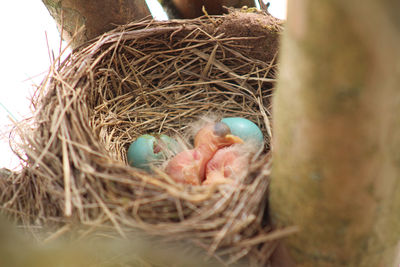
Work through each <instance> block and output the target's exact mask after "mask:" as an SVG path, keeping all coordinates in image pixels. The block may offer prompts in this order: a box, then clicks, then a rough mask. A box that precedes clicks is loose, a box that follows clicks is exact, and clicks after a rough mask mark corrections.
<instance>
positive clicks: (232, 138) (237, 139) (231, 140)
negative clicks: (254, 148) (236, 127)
mask: <svg viewBox="0 0 400 267" xmlns="http://www.w3.org/2000/svg"><path fill="white" fill-rule="evenodd" d="M225 140H226V141H227V142H229V143H232V144H243V143H244V142H243V140H242V139H241V138H240V137H238V136H236V135H233V134H227V135H225Z"/></svg>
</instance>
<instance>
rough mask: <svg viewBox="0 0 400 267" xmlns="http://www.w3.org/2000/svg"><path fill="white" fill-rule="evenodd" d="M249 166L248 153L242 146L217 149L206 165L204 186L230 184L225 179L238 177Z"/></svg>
mask: <svg viewBox="0 0 400 267" xmlns="http://www.w3.org/2000/svg"><path fill="white" fill-rule="evenodd" d="M248 165H249V153H247V152H246V150H245V149H244V147H243V146H242V145H232V146H229V147H224V148H222V149H219V150H218V151H217V152H216V153H215V154H214V156H213V157H212V159H211V160H210V161H209V162H208V163H207V165H206V179H205V180H204V182H203V184H204V185H209V184H214V183H226V182H231V181H232V180H229V179H227V178H230V177H231V176H232V175H237V176H240V175H242V174H243V173H244V172H245V171H246V170H247V169H248Z"/></svg>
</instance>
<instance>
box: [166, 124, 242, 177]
mask: <svg viewBox="0 0 400 267" xmlns="http://www.w3.org/2000/svg"><path fill="white" fill-rule="evenodd" d="M237 143H243V141H242V139H240V138H239V137H237V136H234V135H232V134H231V131H230V129H229V127H228V126H227V125H226V124H225V123H222V122H217V123H210V124H207V125H206V126H204V127H203V128H201V129H200V131H199V132H198V133H197V134H196V136H195V139H194V149H191V150H185V151H182V152H180V153H178V154H177V155H176V156H175V157H173V158H172V159H171V160H170V161H169V162H168V164H167V166H166V168H165V172H166V173H167V174H168V175H170V176H171V177H172V178H173V179H174V180H175V181H177V182H181V183H187V184H192V185H200V184H201V183H202V182H203V181H204V179H205V170H206V165H207V163H208V161H209V160H210V159H211V158H212V157H213V156H214V154H215V153H216V152H217V151H218V149H221V148H223V147H226V146H230V145H233V144H237Z"/></svg>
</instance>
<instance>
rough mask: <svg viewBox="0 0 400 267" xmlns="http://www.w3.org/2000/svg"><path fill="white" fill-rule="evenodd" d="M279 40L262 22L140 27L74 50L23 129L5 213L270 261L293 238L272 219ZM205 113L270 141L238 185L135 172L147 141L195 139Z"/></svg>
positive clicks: (211, 20)
mask: <svg viewBox="0 0 400 267" xmlns="http://www.w3.org/2000/svg"><path fill="white" fill-rule="evenodd" d="M232 21H236V22H235V23H232ZM237 21H239V23H238V22H237ZM232 27H237V31H235V29H234V28H233V29H232ZM279 32H280V25H279V21H277V20H275V19H273V18H271V17H268V16H266V15H263V14H239V13H233V14H230V15H227V16H223V17H208V18H201V19H196V20H186V21H169V22H155V21H141V22H137V23H132V24H130V25H127V26H124V27H120V28H118V29H116V30H114V31H111V32H109V33H107V34H105V35H103V36H102V37H100V38H98V39H97V40H95V41H94V42H92V43H91V44H88V45H87V46H85V47H82V48H81V49H79V50H78V51H75V52H74V53H73V54H72V55H71V56H70V57H69V58H68V59H67V60H66V61H65V62H63V63H62V64H61V65H60V66H58V67H57V68H56V67H53V68H52V69H51V71H50V72H49V76H48V79H47V80H45V81H44V82H43V84H42V85H41V87H40V88H39V90H38V92H37V95H36V96H35V98H34V99H33V105H34V107H35V109H36V112H35V114H34V116H33V117H32V119H30V120H27V121H25V122H22V123H20V124H19V125H17V127H16V130H15V133H16V134H17V135H18V136H19V138H21V140H22V141H21V142H20V144H18V145H19V147H18V148H16V150H17V151H19V155H20V157H21V160H23V162H24V168H23V170H22V172H21V173H17V174H13V175H12V176H10V177H9V178H8V179H7V180H6V179H4V178H3V179H2V182H1V183H0V188H1V195H0V203H1V207H2V208H1V209H2V213H4V214H7V216H8V217H13V218H16V219H18V220H19V221H20V222H23V223H24V224H25V225H54V224H56V225H65V224H68V223H72V222H76V221H79V222H80V223H81V224H83V225H85V226H88V227H89V230H88V231H89V232H90V229H96V228H98V227H106V226H108V225H112V227H113V228H114V229H115V230H116V231H118V232H119V234H120V235H121V236H126V235H127V233H129V231H130V230H131V229H141V230H144V231H145V232H147V233H150V234H153V235H157V236H162V237H166V238H171V239H174V240H190V241H191V242H193V243H195V244H197V245H198V246H200V247H203V248H205V249H206V250H207V251H208V252H209V253H210V254H212V255H214V256H215V257H216V258H217V259H219V260H221V261H222V262H224V263H226V264H229V263H233V262H236V261H238V260H240V259H242V258H245V259H247V260H248V261H249V263H250V264H251V265H259V264H264V263H266V262H267V261H268V257H269V255H270V254H271V253H272V251H273V249H274V247H275V242H274V241H276V240H277V239H279V238H281V237H282V236H286V235H288V234H290V233H292V232H293V231H294V229H283V230H279V231H274V232H270V231H271V228H270V226H268V224H267V222H266V200H267V190H268V176H269V172H270V156H269V149H270V146H269V141H270V139H271V129H270V120H271V118H270V112H271V109H270V97H271V94H272V91H273V89H272V88H273V83H274V76H275V67H276V66H275V64H276V60H275V59H276V54H277V47H278V40H277V39H278V34H279ZM228 33H229V34H228ZM236 33H237V35H236ZM245 33H246V34H245ZM260 44H263V46H262V47H259V45H260ZM252 45H253V46H254V45H256V47H252ZM260 49H261V50H262V51H264V53H261V52H260V51H261V50H260ZM266 59H269V60H266ZM203 116H213V117H217V118H219V117H222V116H241V117H245V118H249V119H251V120H252V121H254V122H256V123H257V124H258V125H259V126H260V127H261V129H262V130H263V132H264V134H265V141H266V144H267V145H266V147H265V148H264V150H263V151H262V153H259V154H257V155H255V156H254V158H253V159H252V162H251V164H250V167H249V169H248V171H247V173H246V175H245V176H243V177H236V179H237V181H238V182H239V183H238V184H236V185H233V184H222V185H214V186H197V187H196V186H189V185H183V184H177V183H175V182H174V181H172V180H171V179H170V178H169V177H168V176H167V175H166V174H164V173H163V172H162V171H161V170H156V173H155V174H153V175H151V174H148V173H145V172H142V171H140V170H138V169H134V168H131V167H129V166H127V164H126V151H127V148H128V146H129V144H130V143H131V142H132V141H133V140H134V139H135V138H136V137H137V136H139V135H141V134H144V133H165V134H167V135H170V136H179V137H181V138H182V139H183V140H188V141H187V142H190V131H189V130H190V125H192V124H193V122H195V121H196V120H198V119H199V118H200V117H203ZM58 234H60V233H59V232H56V233H55V237H57V235H58ZM50 238H54V237H50Z"/></svg>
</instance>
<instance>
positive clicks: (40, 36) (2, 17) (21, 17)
mask: <svg viewBox="0 0 400 267" xmlns="http://www.w3.org/2000/svg"><path fill="white" fill-rule="evenodd" d="M146 1H147V2H152V1H156V0H146ZM23 2H24V3H23V5H21V3H20V1H3V4H1V8H0V25H1V26H2V28H1V35H2V37H1V42H0V59H1V66H0V73H1V75H0V78H1V85H0V86H1V87H2V88H1V94H0V168H2V167H7V168H9V169H15V168H17V166H18V159H17V158H16V156H15V155H14V154H13V153H12V152H11V149H10V148H9V144H8V135H9V131H10V125H11V121H10V119H9V118H10V117H13V118H14V119H16V120H21V119H23V118H24V117H27V116H29V114H30V108H29V106H30V100H29V99H30V96H31V95H32V92H33V91H34V85H35V84H36V85H38V84H39V83H40V81H41V80H42V79H43V75H44V73H45V72H47V69H48V68H49V66H50V57H49V51H48V47H49V49H50V50H52V51H53V53H54V54H55V57H57V56H58V51H59V47H60V35H59V33H58V30H57V28H56V25H55V22H54V21H53V19H52V17H51V16H50V15H49V13H48V11H47V9H46V7H45V6H44V5H43V3H42V1H38V0H37V1H32V0H29V1H23ZM269 2H270V3H271V6H270V8H269V11H270V12H271V14H273V15H274V16H276V17H278V18H281V19H284V18H285V17H286V0H270V1H269ZM153 4H154V3H153ZM164 18H165V17H163V16H162V14H161V15H158V19H164ZM46 34H47V39H48V45H47V41H46ZM64 45H65V44H64Z"/></svg>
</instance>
